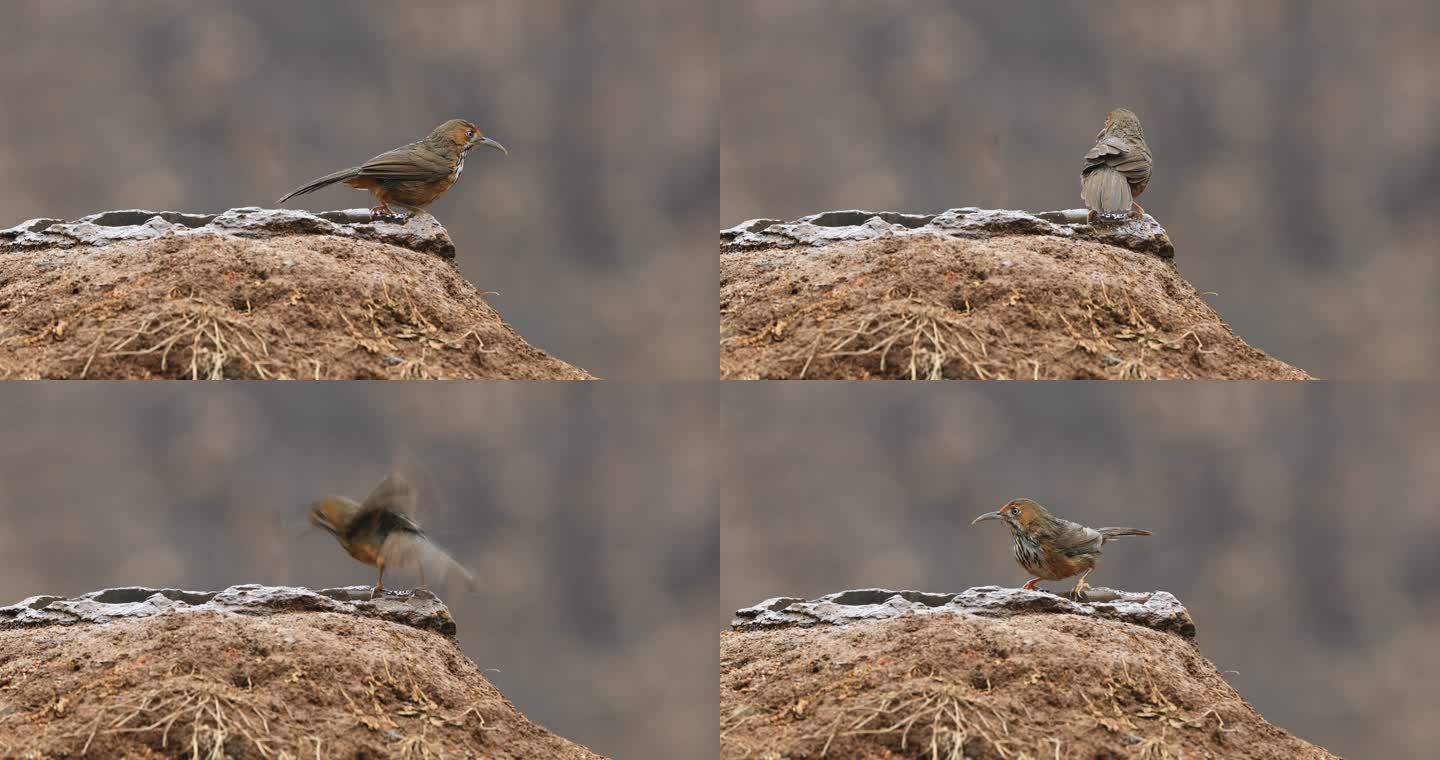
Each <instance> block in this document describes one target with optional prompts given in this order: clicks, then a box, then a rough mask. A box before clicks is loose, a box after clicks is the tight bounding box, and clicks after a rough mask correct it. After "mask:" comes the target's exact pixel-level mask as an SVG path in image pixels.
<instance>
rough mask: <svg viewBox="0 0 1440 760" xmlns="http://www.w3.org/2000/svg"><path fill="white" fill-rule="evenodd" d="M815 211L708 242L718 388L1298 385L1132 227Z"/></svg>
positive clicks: (984, 215) (1016, 215)
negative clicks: (716, 250)
mask: <svg viewBox="0 0 1440 760" xmlns="http://www.w3.org/2000/svg"><path fill="white" fill-rule="evenodd" d="M1085 216H1086V215H1085V212H1084V211H1083V210H1080V209H1075V210H1065V211H1049V212H1044V213H1041V214H1029V213H1025V212H1022V211H1006V210H987V209H978V208H960V209H952V210H949V211H945V212H943V213H940V214H926V215H917V214H900V213H890V212H871V211H829V212H825V213H821V214H813V215H811V216H807V217H804V218H801V219H798V220H795V221H792V222H781V221H777V220H773V219H755V220H750V221H747V222H744V223H742V224H739V225H736V226H734V227H731V228H729V229H726V230H722V231H721V233H720V371H721V377H722V378H724V379H734V380H747V379H776V380H780V379H812V378H813V379H846V380H854V379H862V380H863V379H912V380H939V379H979V380H992V379H1122V380H1123V379H1152V378H1154V379H1159V378H1175V379H1308V378H1309V375H1307V374H1306V373H1305V372H1303V371H1301V370H1299V369H1296V368H1295V367H1291V366H1289V365H1287V364H1285V363H1283V362H1281V361H1278V360H1276V359H1273V358H1271V357H1269V356H1267V355H1265V354H1264V353H1263V352H1261V351H1259V350H1256V349H1254V348H1252V347H1250V346H1248V345H1246V344H1245V342H1244V341H1243V340H1241V339H1240V338H1239V337H1237V336H1236V335H1235V334H1234V333H1233V332H1232V331H1231V329H1230V327H1229V326H1228V325H1226V324H1225V323H1224V322H1223V321H1222V320H1221V319H1220V316H1219V315H1218V314H1216V313H1215V311H1214V310H1213V309H1212V308H1211V307H1210V306H1209V304H1207V303H1206V302H1205V300H1204V298H1203V297H1202V295H1201V294H1200V293H1199V292H1197V291H1196V290H1195V288H1194V287H1192V286H1191V285H1190V284H1189V283H1188V282H1186V281H1185V280H1184V279H1183V278H1182V277H1181V276H1180V274H1179V271H1178V270H1177V268H1176V266H1175V258H1174V257H1175V247H1174V245H1173V244H1172V243H1171V242H1170V238H1169V236H1168V235H1167V234H1166V233H1165V230H1164V229H1163V228H1161V227H1160V225H1159V224H1158V223H1156V221H1155V220H1154V219H1153V218H1152V217H1150V216H1149V215H1146V216H1143V217H1139V218H1135V219H1130V220H1127V221H1123V222H1120V223H1099V224H1095V225H1091V224H1088V223H1086V220H1085Z"/></svg>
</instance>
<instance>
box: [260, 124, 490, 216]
mask: <svg viewBox="0 0 1440 760" xmlns="http://www.w3.org/2000/svg"><path fill="white" fill-rule="evenodd" d="M477 145H485V146H488V147H491V148H494V149H496V150H498V151H500V152H501V153H504V154H505V155H507V156H508V155H510V151H508V150H506V149H505V146H504V145H501V144H500V143H498V142H495V141H494V140H491V139H490V138H488V137H486V136H485V135H482V134H480V130H479V129H477V128H476V127H475V125H474V124H471V123H470V122H468V121H465V120H464V119H451V120H450V121H447V122H445V123H444V124H441V125H440V126H438V127H436V128H435V131H434V132H431V133H430V136H429V137H426V138H425V139H424V140H420V141H419V142H413V143H410V144H409V145H402V146H400V147H399V148H396V149H394V150H391V151H386V152H384V153H381V154H380V155H378V156H376V157H374V158H372V159H370V160H369V161H366V162H365V163H363V164H361V165H359V166H352V167H350V168H349V169H341V170H340V171H338V172H335V173H334V174H327V175H325V176H323V177H321V178H319V179H316V180H312V181H310V182H308V183H306V184H304V185H301V186H300V187H297V188H295V189H294V190H291V191H290V192H289V193H287V194H286V195H285V197H284V198H281V199H280V200H279V201H277V202H278V203H284V202H285V201H288V200H290V199H291V198H294V197H295V196H297V195H304V194H305V193H310V192H314V191H316V190H319V189H320V188H322V187H325V186H327V185H333V184H335V183H336V182H344V183H345V184H347V185H349V186H351V187H354V188H359V189H361V190H369V191H370V192H371V194H373V195H374V196H375V201H376V205H375V207H374V208H372V209H370V213H371V214H372V215H378V214H385V215H387V216H393V215H394V212H393V211H392V210H391V209H390V206H391V205H392V204H393V205H396V206H399V207H401V208H404V209H407V210H409V211H411V212H419V211H421V210H423V209H424V208H425V207H426V206H428V205H430V204H431V203H433V202H434V201H435V199H436V198H439V197H440V196H441V195H442V194H444V192H445V191H446V190H449V189H450V186H451V185H453V184H455V181H456V180H458V179H460V172H462V171H464V170H465V154H467V153H469V152H470V149H471V148H473V147H475V146H477Z"/></svg>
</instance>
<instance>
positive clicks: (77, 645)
mask: <svg viewBox="0 0 1440 760" xmlns="http://www.w3.org/2000/svg"><path fill="white" fill-rule="evenodd" d="M0 757H26V758H35V759H36V760H41V759H43V758H72V757H96V758H111V757H126V758H161V757H187V758H196V759H198V758H215V759H217V760H219V759H220V758H237V759H241V758H272V759H274V758H286V757H288V758H301V757H304V758H310V757H349V758H389V757H396V758H404V757H413V758H437V757H445V758H451V757H454V758H475V757H484V758H537V757H545V758H574V759H577V760H579V759H583V758H598V757H600V756H599V755H596V754H594V753H593V752H590V751H589V750H587V749H585V748H584V747H581V746H579V745H577V744H574V743H573V742H570V741H567V740H565V739H562V738H560V737H557V736H555V735H553V734H551V733H550V732H548V731H546V730H545V729H544V728H542V727H540V726H537V725H535V724H534V723H531V722H530V721H528V720H526V719H525V717H524V716H523V715H521V714H520V713H518V712H517V711H516V710H515V708H514V706H512V705H511V704H510V702H509V701H507V700H506V699H505V697H504V696H502V695H501V694H500V692H499V691H497V690H496V689H495V687H493V686H491V685H490V683H489V682H488V681H486V680H485V677H484V676H483V675H482V674H481V672H480V669H479V668H478V667H477V666H476V665H475V663H473V662H471V661H470V660H469V659H468V658H466V657H465V655H464V654H463V653H461V651H460V649H459V648H458V647H457V646H456V645H455V642H454V641H453V640H452V639H449V638H446V637H445V636H442V635H439V634H436V633H432V632H428V631H421V630H417V629H414V628H411V627H408V626H405V625H401V624H398V623H391V622H386V621H381V620H374V619H365V618H356V617H354V616H350V615H343V614H335V613H324V612H303V613H280V614H272V615H266V616H262V617H255V616H242V615H235V614H225V613H190V614H184V615H179V614H168V615H161V616H159V617H152V618H147V619H128V620H117V621H115V622H113V623H110V624H107V625H78V626H47V627H42V628H30V629H12V630H0Z"/></svg>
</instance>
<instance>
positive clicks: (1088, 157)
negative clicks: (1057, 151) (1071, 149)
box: [1085, 136, 1151, 183]
mask: <svg viewBox="0 0 1440 760" xmlns="http://www.w3.org/2000/svg"><path fill="white" fill-rule="evenodd" d="M1150 164H1151V158H1150V151H1148V150H1146V149H1144V148H1136V147H1135V146H1133V145H1131V143H1130V142H1129V141H1128V140H1125V139H1123V138H1120V137H1113V136H1112V137H1105V138H1102V139H1100V140H1099V141H1098V142H1096V143H1095V146H1094V147H1093V148H1091V149H1090V152H1089V153H1086V154H1085V171H1087V172H1088V171H1089V170H1091V169H1093V168H1095V167H1097V166H1110V167H1113V168H1114V169H1115V170H1116V171H1118V172H1120V173H1121V174H1124V175H1125V178H1126V179H1128V180H1130V181H1131V182H1136V183H1138V182H1141V181H1143V180H1148V179H1150Z"/></svg>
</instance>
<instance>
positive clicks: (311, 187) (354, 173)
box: [275, 166, 1128, 208]
mask: <svg viewBox="0 0 1440 760" xmlns="http://www.w3.org/2000/svg"><path fill="white" fill-rule="evenodd" d="M358 176H360V167H358V166H352V167H350V168H349V169H341V170H340V171H338V172H335V173H334V174H326V175H325V176H323V177H321V178H319V179H314V180H310V181H309V182H307V183H305V184H303V185H301V186H299V187H297V188H295V189H294V190H291V191H290V192H288V193H286V194H285V197H284V198H281V199H280V200H278V201H275V202H276V203H284V202H285V201H288V200H290V199H291V198H294V197H295V196H297V195H304V194H306V193H313V192H315V191H316V190H319V189H320V188H322V187H325V186H326V185H333V184H335V183H336V182H340V181H342V180H347V179H350V178H351V177H358ZM1127 208H1128V206H1127Z"/></svg>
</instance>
